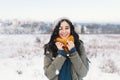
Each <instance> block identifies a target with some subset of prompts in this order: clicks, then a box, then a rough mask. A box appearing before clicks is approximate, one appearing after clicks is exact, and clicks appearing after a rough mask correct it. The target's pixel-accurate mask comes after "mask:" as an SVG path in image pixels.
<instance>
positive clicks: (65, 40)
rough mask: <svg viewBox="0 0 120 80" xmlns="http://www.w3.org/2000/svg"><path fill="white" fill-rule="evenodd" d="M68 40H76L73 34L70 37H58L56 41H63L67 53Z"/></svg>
mask: <svg viewBox="0 0 120 80" xmlns="http://www.w3.org/2000/svg"><path fill="white" fill-rule="evenodd" d="M67 41H73V42H74V37H73V36H72V35H70V36H69V37H68V38H66V39H62V38H60V37H58V38H56V42H61V43H63V45H64V46H63V49H64V50H65V51H66V54H67V55H68V51H69V50H68V47H67Z"/></svg>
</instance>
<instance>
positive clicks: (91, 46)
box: [0, 34, 120, 80]
mask: <svg viewBox="0 0 120 80" xmlns="http://www.w3.org/2000/svg"><path fill="white" fill-rule="evenodd" d="M49 39H50V35H48V34H46V35H43V34H42V35H0V80H48V79H47V78H46V77H45V75H44V71H43V57H44V55H43V53H44V51H43V45H44V44H45V43H47V42H48V40H49ZM80 39H81V40H83V41H84V45H85V49H86V52H87V56H88V58H89V59H90V61H91V63H90V69H89V72H88V74H87V76H86V77H85V78H84V80H120V35H114V34H109V35H108V34H105V35H80Z"/></svg>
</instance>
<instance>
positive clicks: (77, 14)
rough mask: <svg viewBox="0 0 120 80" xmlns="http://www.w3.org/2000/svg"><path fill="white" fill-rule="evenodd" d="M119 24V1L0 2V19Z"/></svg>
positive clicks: (31, 0) (36, 0)
mask: <svg viewBox="0 0 120 80" xmlns="http://www.w3.org/2000/svg"><path fill="white" fill-rule="evenodd" d="M60 17H67V18H69V19H71V20H72V21H81V22H120V0H0V19H31V20H42V21H54V20H56V19H58V18H60Z"/></svg>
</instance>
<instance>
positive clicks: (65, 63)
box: [44, 19, 89, 80]
mask: <svg viewBox="0 0 120 80" xmlns="http://www.w3.org/2000/svg"><path fill="white" fill-rule="evenodd" d="M44 51H45V53H44V54H45V57H44V72H45V75H46V76H47V78H48V79H49V80H82V78H83V77H85V76H86V74H87V72H88V66H89V64H88V59H87V57H86V54H85V49H84V46H83V42H82V41H81V40H79V36H78V34H77V33H76V32H75V30H74V26H73V24H72V22H71V21H70V20H68V19H61V20H60V21H59V22H58V23H57V24H56V26H55V29H54V31H53V33H52V35H51V38H50V41H49V42H48V43H47V44H46V45H45V46H44Z"/></svg>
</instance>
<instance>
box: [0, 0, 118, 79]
mask: <svg viewBox="0 0 120 80" xmlns="http://www.w3.org/2000/svg"><path fill="white" fill-rule="evenodd" d="M119 4H120V1H119V0H100V1H99V0H90V1H89V0H84V1H83V0H59V1H58V0H0V80H48V79H47V78H46V76H45V75H44V71H43V58H44V55H43V54H44V49H43V46H44V44H46V43H47V42H48V41H49V39H50V36H51V33H52V31H53V29H54V26H55V23H56V21H57V20H58V19H59V18H62V17H66V18H68V19H70V20H71V21H72V22H73V25H74V26H75V30H76V32H77V33H78V34H79V37H80V39H81V40H83V42H84V46H85V49H86V53H87V56H88V58H89V60H90V68H89V72H88V74H87V76H86V77H85V78H84V80H96V79H97V80H120V58H119V56H120V50H119V48H120V16H119V14H120V11H119V8H120V5H119Z"/></svg>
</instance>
